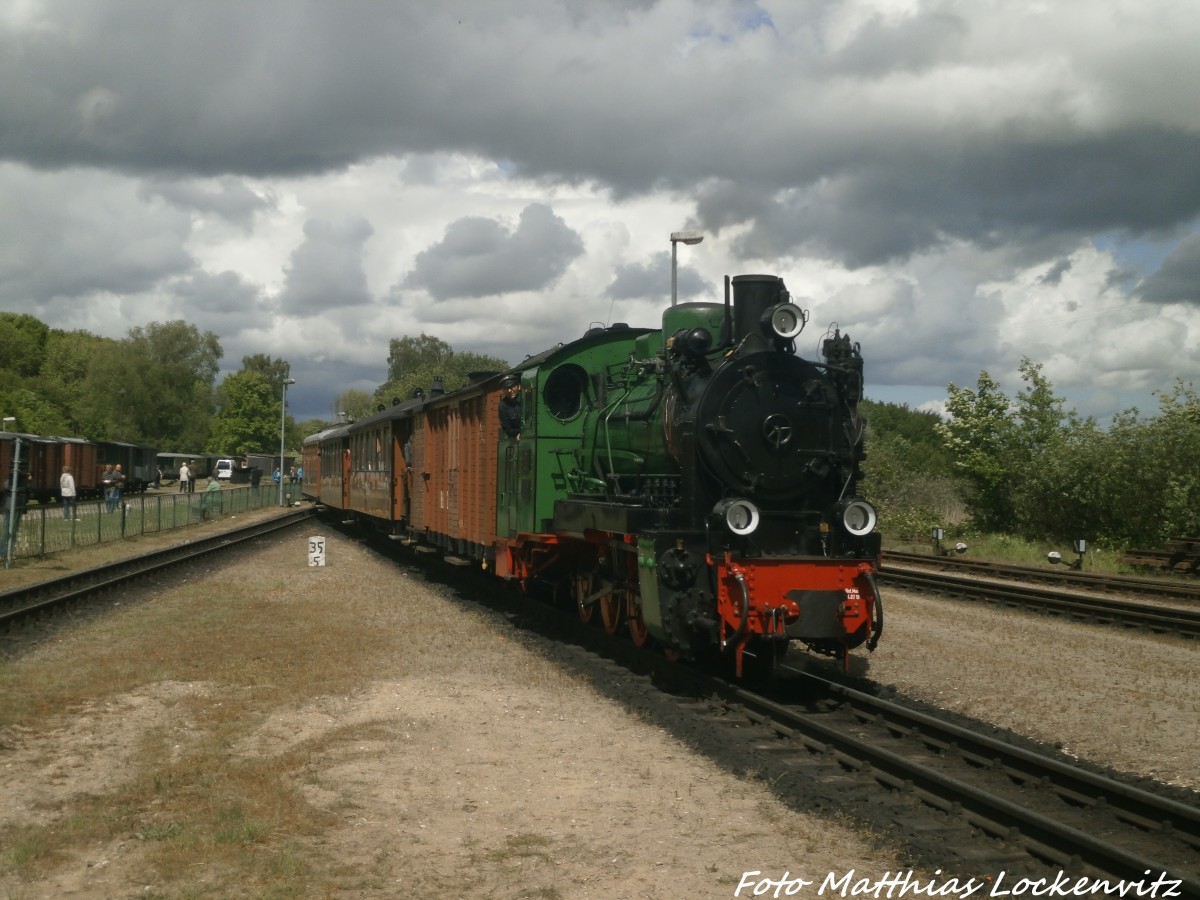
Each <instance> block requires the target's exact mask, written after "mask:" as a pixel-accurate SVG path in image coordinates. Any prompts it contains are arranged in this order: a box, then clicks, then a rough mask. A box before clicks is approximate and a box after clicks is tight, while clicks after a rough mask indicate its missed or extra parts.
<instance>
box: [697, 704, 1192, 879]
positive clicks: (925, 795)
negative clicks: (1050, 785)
mask: <svg viewBox="0 0 1200 900" xmlns="http://www.w3.org/2000/svg"><path fill="white" fill-rule="evenodd" d="M717 690H718V693H719V694H721V695H722V696H723V697H724V698H725V699H727V700H728V701H732V702H734V703H736V704H737V705H740V706H742V707H744V708H746V709H747V710H750V711H752V712H753V713H757V715H758V716H761V719H762V720H763V721H765V722H769V723H771V725H772V727H774V728H775V729H776V730H777V731H778V732H779V733H780V734H782V735H784V736H786V737H795V736H796V735H797V734H799V735H802V736H803V738H804V739H805V740H806V741H808V742H815V744H810V746H813V747H814V748H815V749H821V748H833V750H834V752H835V753H837V754H839V756H840V757H841V759H842V761H843V763H844V764H845V765H848V766H849V767H851V768H856V769H858V770H859V771H865V772H866V773H867V774H869V775H870V776H871V777H873V778H875V780H877V781H879V782H880V783H881V784H883V785H884V786H885V787H888V788H890V789H893V790H911V791H915V792H916V794H917V796H918V797H919V798H920V800H921V801H922V802H923V803H925V804H927V805H929V806H931V807H933V808H935V809H939V810H941V811H943V812H954V811H960V812H961V813H962V814H964V815H965V816H966V817H967V819H968V821H969V822H970V823H971V824H972V825H974V826H975V827H977V828H980V829H981V830H983V831H985V832H986V833H988V834H991V835H993V836H994V837H998V838H1005V837H1008V838H1011V837H1013V834H1014V832H1016V833H1017V834H1019V835H1020V839H1021V841H1022V843H1024V845H1025V846H1026V848H1027V849H1028V851H1029V852H1031V853H1032V854H1033V855H1034V856H1036V857H1040V858H1042V859H1044V860H1049V861H1053V862H1055V863H1056V864H1058V865H1067V864H1070V863H1072V862H1073V861H1075V860H1078V861H1080V862H1082V863H1084V864H1086V865H1088V866H1091V867H1092V868H1093V869H1095V870H1096V871H1098V872H1101V873H1105V874H1106V875H1110V876H1112V877H1114V878H1119V879H1129V878H1131V877H1134V878H1136V877H1137V876H1139V875H1141V874H1142V873H1143V872H1145V871H1147V870H1149V871H1151V872H1167V873H1170V876H1171V878H1172V879H1178V880H1179V882H1180V887H1181V889H1182V891H1183V893H1182V894H1181V895H1180V896H1185V897H1190V898H1200V876H1198V875H1196V874H1192V873H1180V872H1177V871H1172V869H1171V867H1170V866H1166V865H1164V864H1162V863H1159V862H1157V861H1156V860H1153V859H1151V858H1149V857H1147V856H1145V855H1143V854H1141V853H1139V852H1136V851H1132V850H1129V849H1127V848H1125V847H1122V846H1120V845H1117V844H1114V843H1111V842H1109V841H1105V840H1102V839H1100V838H1098V837H1096V836H1094V835H1092V834H1089V833H1087V832H1085V831H1083V830H1081V829H1079V828H1075V827H1073V826H1071V825H1068V824H1065V823H1063V822H1059V821H1056V820H1055V819H1052V818H1050V817H1049V816H1046V815H1044V814H1042V813H1039V812H1036V811H1034V810H1032V809H1029V808H1027V807H1024V806H1021V805H1020V804H1018V803H1014V802H1013V801H1011V800H1008V799H1005V798H1003V797H1000V796H998V795H996V794H994V793H991V792H989V791H987V790H984V789H981V788H979V787H976V786H974V785H971V784H968V783H966V782H964V781H962V780H960V779H957V778H954V777H952V776H950V775H947V774H945V773H943V772H939V771H937V770H936V769H933V768H931V767H930V766H927V765H924V764H922V763H919V762H915V761H913V760H911V759H907V758H905V757H904V756H902V755H901V754H899V753H895V752H893V751H890V750H886V749H883V748H882V747H880V746H878V745H877V744H874V743H871V742H870V741H867V740H863V739H861V738H859V737H856V736H855V735H852V734H850V733H849V732H848V730H847V729H842V728H837V727H834V726H831V725H829V724H827V723H825V722H821V721H818V720H817V718H816V716H815V715H813V714H811V713H806V712H803V711H800V710H797V709H795V708H792V707H788V706H784V705H782V704H780V703H777V702H775V701H773V700H770V699H768V698H766V697H763V696H760V695H758V694H755V693H753V692H751V691H749V690H746V689H744V688H741V687H738V686H736V685H730V684H727V683H722V685H721V686H720V687H719V688H718V689H717ZM902 710H903V708H902V707H895V710H893V711H892V714H894V715H902V714H906V713H907V711H904V712H903V713H902V712H901V711H902ZM913 721H914V722H916V721H917V720H916V719H914V720H913ZM944 724H945V723H941V725H944ZM914 727H918V726H916V725H914ZM939 727H941V726H939ZM980 737H982V736H978V735H972V736H971V740H972V741H975V740H977V739H978V738H980ZM1051 771H1053V770H1052V769H1050V768H1048V769H1047V776H1048V777H1049V773H1050V772H1051ZM1123 793H1124V792H1123ZM1147 796H1148V797H1153V795H1147ZM1179 806H1180V805H1173V804H1171V803H1170V802H1166V803H1165V806H1164V808H1165V809H1168V810H1170V811H1171V812H1173V813H1175V814H1179V812H1180V809H1179V808H1178V807H1179ZM1194 819H1195V815H1194V814H1193V813H1192V812H1189V814H1188V815H1187V817H1186V818H1185V821H1189V820H1194ZM1173 823H1174V820H1172V825H1173Z"/></svg>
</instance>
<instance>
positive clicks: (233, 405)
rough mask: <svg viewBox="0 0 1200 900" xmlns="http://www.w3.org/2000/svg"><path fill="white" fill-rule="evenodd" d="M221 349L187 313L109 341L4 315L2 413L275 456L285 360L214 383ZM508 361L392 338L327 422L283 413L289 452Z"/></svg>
mask: <svg viewBox="0 0 1200 900" xmlns="http://www.w3.org/2000/svg"><path fill="white" fill-rule="evenodd" d="M222 356H223V351H222V349H221V343H220V341H219V340H218V339H217V336H216V335H215V334H214V333H213V332H211V331H204V332H202V331H200V330H199V329H198V328H196V326H195V325H191V324H188V323H187V322H184V321H173V322H152V323H150V324H149V325H145V326H139V327H135V328H131V329H129V331H128V333H127V334H126V336H125V337H124V338H121V339H113V338H105V337H100V336H98V335H95V334H92V333H90V332H88V331H83V330H75V331H66V330H62V329H57V328H51V327H49V326H48V325H46V324H45V323H43V322H41V321H40V320H39V319H37V318H35V317H34V316H31V315H27V314H24V313H7V312H4V313H0V412H2V413H3V415H4V416H12V417H13V418H15V419H16V426H15V429H14V430H16V431H21V432H24V433H27V434H40V435H55V436H60V437H82V438H86V439H87V440H92V441H126V442H129V443H135V444H147V445H149V446H152V447H155V448H157V449H158V450H160V451H162V452H177V453H228V454H230V455H233V456H242V455H245V454H248V453H273V452H275V450H276V449H277V448H278V447H279V440H280V433H279V431H280V402H281V400H282V396H283V383H284V381H285V380H286V379H287V378H288V373H289V368H290V367H289V365H288V363H287V361H286V360H284V359H279V358H272V357H270V356H268V355H265V354H253V355H251V356H246V357H243V358H242V367H241V369H239V370H238V371H236V372H233V373H230V374H229V375H227V376H225V378H224V379H222V380H221V381H220V383H217V375H218V374H219V372H220V361H221V358H222ZM507 368H508V363H507V362H505V361H504V360H501V359H496V358H494V357H488V356H481V355H479V354H476V353H456V352H455V351H454V350H453V348H451V346H450V345H449V344H447V343H446V342H445V341H443V340H441V339H439V338H436V337H432V336H430V335H426V334H421V335H420V337H416V338H413V337H403V338H394V339H393V340H392V341H391V343H390V345H389V357H388V378H387V380H386V381H385V382H384V383H383V384H381V385H380V386H379V388H378V389H377V390H376V391H375V392H374V393H373V394H368V393H367V392H365V391H359V390H348V391H345V392H343V393H342V394H339V395H338V396H337V397H336V398H335V399H334V401H333V408H332V409H331V410H330V415H329V417H328V418H316V419H308V420H305V421H301V422H296V421H295V420H294V418H293V417H292V416H290V415H287V416H285V417H284V433H285V444H286V447H285V449H286V450H287V451H288V452H291V453H295V452H296V451H298V450H299V448H300V446H301V444H302V442H303V440H304V438H305V437H307V436H308V435H310V434H315V433H316V432H318V431H321V430H323V429H325V428H329V427H331V426H332V425H334V424H337V423H338V422H344V421H354V420H357V419H361V418H363V417H364V416H368V415H370V414H371V413H373V412H375V411H376V410H379V409H382V408H384V407H386V406H390V405H391V403H392V402H393V400H394V399H407V398H408V397H410V396H412V393H413V391H414V390H415V389H416V388H418V387H420V388H422V389H428V387H429V385H430V384H432V382H433V380H434V378H435V377H438V378H441V379H442V381H443V383H444V385H445V387H446V390H454V389H455V388H458V387H462V386H463V385H464V384H466V383H467V380H468V378H469V376H470V373H472V372H475V371H502V370H504V369H507Z"/></svg>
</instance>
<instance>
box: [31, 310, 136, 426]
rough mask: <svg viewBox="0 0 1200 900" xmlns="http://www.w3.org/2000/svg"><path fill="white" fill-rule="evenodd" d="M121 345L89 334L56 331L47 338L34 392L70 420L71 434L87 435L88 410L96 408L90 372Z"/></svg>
mask: <svg viewBox="0 0 1200 900" xmlns="http://www.w3.org/2000/svg"><path fill="white" fill-rule="evenodd" d="M117 346H118V344H117V342H116V341H114V340H112V339H111V338H102V337H99V336H97V335H94V334H92V333H90V332H88V331H60V330H58V329H54V330H52V331H51V332H50V334H49V335H48V336H47V338H46V347H45V359H44V360H43V361H42V371H41V373H40V374H39V375H38V376H37V378H36V379H33V382H32V384H33V389H34V390H35V391H36V392H37V393H38V394H39V395H41V396H42V397H44V398H45V399H46V401H47V402H48V403H50V404H52V405H53V406H54V407H55V408H57V409H58V410H59V411H60V412H61V413H62V415H63V417H64V418H65V420H66V429H65V431H64V433H65V434H67V435H74V436H78V435H82V434H84V433H85V429H84V427H83V422H84V420H85V418H86V410H87V409H88V408H89V407H90V406H91V405H92V404H91V403H90V402H89V399H88V397H87V394H86V386H87V377H88V372H89V370H90V369H91V367H92V365H93V364H94V362H95V361H96V359H97V358H98V357H100V356H101V355H102V354H105V353H113V352H114V351H115V350H116V348H117Z"/></svg>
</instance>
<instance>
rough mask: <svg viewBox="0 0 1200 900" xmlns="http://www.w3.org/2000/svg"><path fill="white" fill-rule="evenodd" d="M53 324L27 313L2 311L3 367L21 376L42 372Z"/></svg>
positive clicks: (0, 350)
mask: <svg viewBox="0 0 1200 900" xmlns="http://www.w3.org/2000/svg"><path fill="white" fill-rule="evenodd" d="M49 333H50V329H49V327H47V326H46V325H44V324H43V323H42V322H41V321H40V320H38V319H36V318H34V317H33V316H30V315H27V314H25V313H10V312H5V313H0V370H5V371H9V372H12V373H13V374H15V375H17V376H19V377H21V378H32V377H33V376H34V375H37V374H38V372H40V371H41V367H42V360H43V359H44V357H45V349H46V338H47V336H48V335H49Z"/></svg>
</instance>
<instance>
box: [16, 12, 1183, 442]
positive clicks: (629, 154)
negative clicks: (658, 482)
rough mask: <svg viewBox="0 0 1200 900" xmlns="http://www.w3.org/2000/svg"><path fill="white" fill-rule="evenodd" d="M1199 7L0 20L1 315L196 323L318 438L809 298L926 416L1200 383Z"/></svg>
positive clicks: (1145, 403) (106, 326)
mask: <svg viewBox="0 0 1200 900" xmlns="http://www.w3.org/2000/svg"><path fill="white" fill-rule="evenodd" d="M1197 47H1200V5H1197V4H1196V2H1195V0H928V2H927V0H778V2H767V0H760V2H750V0H659V2H654V0H504V2H500V0H457V2H449V0H407V2H401V0H395V2H383V0H372V2H353V0H349V2H348V0H338V2H298V0H280V2H265V0H237V2H234V0H229V2H221V0H170V2H163V0H145V2H126V0H86V2H84V0H0V310H10V311H19V312H27V313H31V314H33V315H35V316H37V317H38V318H40V319H42V320H43V321H45V322H48V323H49V324H51V325H53V326H56V327H62V328H83V329H87V330H89V331H92V332H93V333H96V334H102V335H107V336H112V337H120V336H123V335H124V334H125V332H126V331H127V330H128V329H129V328H130V327H132V326H135V325H144V324H146V323H148V322H153V321H171V320H175V319H185V320H187V321H189V322H191V323H193V324H195V325H196V326H198V327H199V328H201V329H203V330H212V331H214V332H216V334H217V335H218V336H219V337H220V340H221V344H222V346H223V347H224V350H225V360H224V364H225V367H226V370H227V371H233V370H236V369H238V368H240V365H241V359H242V357H243V356H245V355H248V354H251V353H266V354H270V355H271V356H281V357H283V358H285V359H287V360H288V361H290V363H291V365H292V374H293V376H294V377H295V378H296V379H297V384H296V386H295V387H294V388H293V389H292V390H291V391H290V392H289V403H290V406H291V411H292V412H293V413H294V414H295V415H296V416H297V417H298V418H306V417H309V416H322V417H329V416H330V415H331V413H332V411H333V405H334V397H335V396H336V395H337V394H338V393H340V392H342V391H344V390H346V389H348V388H358V389H361V390H367V391H371V390H373V389H374V388H375V387H376V386H377V385H378V384H379V383H381V382H382V381H383V380H384V377H385V371H386V360H387V349H388V339H389V338H393V337H402V336H404V335H413V336H415V335H418V334H420V333H422V332H424V333H426V334H433V335H437V336H438V337H440V338H442V339H444V340H446V341H448V342H449V343H450V344H451V345H452V346H453V347H454V348H455V349H458V350H473V351H476V352H480V353H487V354H491V355H495V356H500V357H502V358H505V359H508V360H510V361H516V360H519V359H521V358H523V357H524V356H526V355H528V354H530V353H534V352H538V351H540V350H543V349H545V348H546V347H549V346H551V345H553V344H555V343H558V342H559V341H563V340H569V339H571V338H574V337H576V336H578V335H580V334H581V333H582V332H583V331H584V330H585V329H586V328H587V326H588V325H589V324H590V323H593V322H600V323H609V322H614V321H623V322H629V323H630V324H634V325H656V324H658V322H659V318H660V313H661V309H662V308H663V307H664V306H665V305H667V304H668V303H669V301H670V283H671V278H670V259H671V247H670V241H669V236H670V233H671V232H672V231H678V230H684V229H688V230H697V231H701V232H703V234H704V236H705V237H704V242H703V243H702V244H699V245H697V246H690V247H689V246H683V247H680V249H679V263H680V270H679V293H680V299H681V300H704V299H711V300H719V299H720V297H721V292H722V282H723V278H724V276H725V275H737V274H745V273H760V272H761V273H771V274H778V275H781V276H783V278H784V279H785V280H786V282H787V284H788V287H789V288H790V289H791V291H792V293H793V295H794V297H795V298H796V299H797V301H798V302H799V303H800V304H801V305H802V306H804V307H806V308H807V309H809V310H810V311H811V321H810V324H809V327H808V330H806V332H805V333H804V334H803V335H801V337H800V339H799V344H800V350H801V352H802V353H804V354H805V355H813V353H814V352H815V349H816V347H817V346H818V342H819V338H820V336H821V334H822V333H824V332H825V331H826V329H827V328H828V327H830V326H831V325H832V324H834V323H836V324H837V325H838V326H839V327H840V328H841V329H842V330H843V331H848V332H849V333H850V334H851V336H852V337H853V338H854V339H855V340H856V341H858V342H860V343H861V345H862V349H863V354H864V356H865V357H866V360H867V393H868V396H870V397H871V398H873V399H877V400H889V401H896V402H906V403H908V404H910V405H911V406H914V407H920V406H924V405H930V408H932V406H933V405H936V404H938V403H940V402H941V401H942V400H944V399H945V396H946V385H947V383H949V382H952V381H953V382H955V383H957V384H969V385H974V383H975V379H976V378H977V376H978V373H979V371H980V370H981V369H987V370H988V371H989V372H990V373H991V374H992V375H993V376H994V377H995V378H997V379H998V380H999V381H1000V382H1001V384H1002V386H1003V387H1004V388H1005V389H1006V390H1008V391H1009V392H1010V393H1015V392H1016V390H1017V389H1019V387H1020V382H1019V380H1017V376H1016V369H1017V366H1018V365H1019V363H1020V361H1021V358H1022V357H1023V356H1028V357H1030V358H1032V359H1033V360H1034V361H1036V362H1041V363H1043V364H1044V366H1045V372H1046V374H1047V375H1048V376H1049V377H1050V379H1051V380H1052V381H1053V383H1054V385H1055V388H1056V389H1057V391H1058V392H1059V393H1060V394H1061V395H1063V396H1065V397H1066V398H1067V399H1068V401H1069V403H1070V405H1072V406H1074V407H1075V408H1076V409H1078V410H1079V411H1080V412H1082V413H1085V414H1094V415H1096V416H1098V417H1100V418H1107V417H1108V416H1110V415H1111V414H1112V413H1114V412H1116V411H1118V410H1120V409H1123V408H1125V407H1127V406H1129V405H1134V404H1136V405H1138V406H1140V407H1141V408H1142V409H1143V410H1146V411H1151V410H1153V409H1155V408H1156V403H1155V401H1154V398H1153V392H1154V391H1155V390H1161V389H1164V388H1169V387H1170V386H1171V385H1172V384H1173V383H1174V382H1175V380H1176V379H1178V378H1183V379H1187V380H1191V379H1196V378H1197V376H1198V375H1200V354H1198V353H1197V352H1196V351H1197V345H1198V344H1200V90H1198V89H1197V86H1198V85H1200V53H1198V52H1197V50H1196V48H1197Z"/></svg>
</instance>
